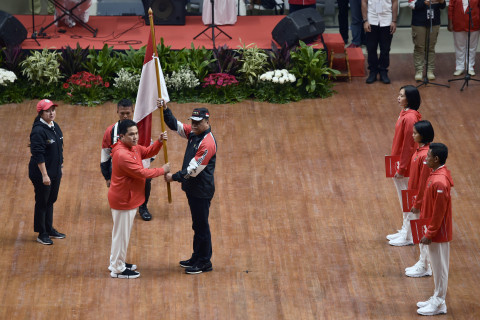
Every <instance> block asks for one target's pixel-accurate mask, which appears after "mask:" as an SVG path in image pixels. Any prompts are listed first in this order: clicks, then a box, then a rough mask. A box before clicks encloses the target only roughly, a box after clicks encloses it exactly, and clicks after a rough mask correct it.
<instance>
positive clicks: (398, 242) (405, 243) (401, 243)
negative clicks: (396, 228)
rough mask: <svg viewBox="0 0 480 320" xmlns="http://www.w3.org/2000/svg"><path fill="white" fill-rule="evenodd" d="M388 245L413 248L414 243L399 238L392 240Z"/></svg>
mask: <svg viewBox="0 0 480 320" xmlns="http://www.w3.org/2000/svg"><path fill="white" fill-rule="evenodd" d="M388 244H389V245H391V246H395V247H403V246H412V245H413V241H412V240H407V239H405V237H398V238H395V239H393V240H390V241H389V242H388Z"/></svg>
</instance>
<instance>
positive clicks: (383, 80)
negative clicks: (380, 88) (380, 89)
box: [380, 71, 390, 84]
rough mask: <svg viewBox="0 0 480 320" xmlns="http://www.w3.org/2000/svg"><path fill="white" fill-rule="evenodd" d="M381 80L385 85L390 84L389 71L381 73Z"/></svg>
mask: <svg viewBox="0 0 480 320" xmlns="http://www.w3.org/2000/svg"><path fill="white" fill-rule="evenodd" d="M380 80H382V82H383V83H385V84H389V83H390V79H389V78H388V73H387V71H380Z"/></svg>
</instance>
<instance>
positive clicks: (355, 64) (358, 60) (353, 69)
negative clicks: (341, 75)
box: [346, 48, 365, 77]
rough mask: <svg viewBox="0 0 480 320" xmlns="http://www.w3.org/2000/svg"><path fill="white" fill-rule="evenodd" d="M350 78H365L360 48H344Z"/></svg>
mask: <svg viewBox="0 0 480 320" xmlns="http://www.w3.org/2000/svg"><path fill="white" fill-rule="evenodd" d="M346 50H347V55H348V62H349V64H350V73H351V74H352V77H364V76H365V56H364V55H363V51H362V48H346Z"/></svg>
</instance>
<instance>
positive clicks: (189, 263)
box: [180, 258, 196, 268]
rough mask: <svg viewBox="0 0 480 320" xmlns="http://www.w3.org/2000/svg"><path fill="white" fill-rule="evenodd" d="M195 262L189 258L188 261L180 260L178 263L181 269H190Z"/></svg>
mask: <svg viewBox="0 0 480 320" xmlns="http://www.w3.org/2000/svg"><path fill="white" fill-rule="evenodd" d="M195 262H196V260H195V259H193V258H190V259H188V260H182V261H180V267H182V268H191V267H193V266H194V265H195Z"/></svg>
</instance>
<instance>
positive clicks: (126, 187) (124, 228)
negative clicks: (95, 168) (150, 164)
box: [108, 120, 170, 279]
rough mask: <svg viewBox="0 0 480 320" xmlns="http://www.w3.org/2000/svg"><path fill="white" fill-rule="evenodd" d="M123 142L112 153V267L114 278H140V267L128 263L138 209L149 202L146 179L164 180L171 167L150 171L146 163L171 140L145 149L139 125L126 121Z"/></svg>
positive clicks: (122, 127)
mask: <svg viewBox="0 0 480 320" xmlns="http://www.w3.org/2000/svg"><path fill="white" fill-rule="evenodd" d="M118 134H119V141H118V142H117V143H116V144H115V146H114V147H113V150H112V179H111V182H110V188H109V189H108V202H109V203H110V208H111V210H112V218H113V230H112V248H111V252H110V266H109V267H108V269H109V270H110V271H111V273H110V276H111V277H112V278H127V279H128V278H132V279H133V278H138V277H139V276H140V273H139V272H136V271H135V269H137V266H136V265H134V264H130V263H126V262H125V260H126V257H127V248H128V242H129V240H130V232H131V231H132V225H133V219H134V218H135V214H136V212H137V208H138V207H139V206H140V205H141V204H142V203H143V202H144V201H145V179H147V178H155V177H158V176H163V175H164V174H166V173H168V172H170V165H169V164H168V163H167V164H164V165H163V167H162V168H153V169H146V168H144V167H143V164H142V160H143V159H148V158H151V157H152V156H154V155H156V154H158V152H159V151H160V149H161V148H162V146H163V143H162V141H163V140H166V139H167V133H166V132H164V133H162V134H161V135H160V137H159V138H158V140H156V141H155V143H153V144H152V145H151V146H149V147H148V148H145V147H144V146H141V145H137V144H138V129H137V124H136V123H135V122H134V121H133V120H124V121H122V122H121V123H120V125H119V126H118Z"/></svg>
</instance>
